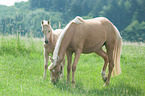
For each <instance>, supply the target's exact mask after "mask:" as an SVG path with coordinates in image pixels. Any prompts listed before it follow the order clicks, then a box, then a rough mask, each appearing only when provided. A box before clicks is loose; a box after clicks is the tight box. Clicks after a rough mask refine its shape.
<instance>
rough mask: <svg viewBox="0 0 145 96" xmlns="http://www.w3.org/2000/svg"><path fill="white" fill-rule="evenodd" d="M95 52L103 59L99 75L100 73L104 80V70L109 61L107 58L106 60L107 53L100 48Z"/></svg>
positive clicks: (105, 78)
mask: <svg viewBox="0 0 145 96" xmlns="http://www.w3.org/2000/svg"><path fill="white" fill-rule="evenodd" d="M96 54H98V55H99V56H101V57H102V58H103V59H104V66H103V69H102V71H101V75H102V79H103V81H104V82H106V80H107V77H106V72H105V71H106V67H107V64H108V62H109V60H108V55H107V53H106V52H104V51H103V50H102V49H100V50H98V51H97V52H96Z"/></svg>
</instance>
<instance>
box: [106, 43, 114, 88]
mask: <svg viewBox="0 0 145 96" xmlns="http://www.w3.org/2000/svg"><path fill="white" fill-rule="evenodd" d="M113 50H114V46H113V44H110V45H109V46H107V54H108V58H109V72H108V77H107V81H106V82H105V85H109V83H110V78H111V73H112V70H113V67H114V57H113ZM105 85H104V86H105Z"/></svg>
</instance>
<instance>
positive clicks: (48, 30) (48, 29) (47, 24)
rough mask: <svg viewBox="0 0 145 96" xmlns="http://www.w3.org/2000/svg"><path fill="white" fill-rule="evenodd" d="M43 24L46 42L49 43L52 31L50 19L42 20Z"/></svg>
mask: <svg viewBox="0 0 145 96" xmlns="http://www.w3.org/2000/svg"><path fill="white" fill-rule="evenodd" d="M41 26H42V32H43V34H44V39H45V41H44V42H45V43H46V44H48V43H49V38H50V36H51V33H52V28H51V26H50V22H49V20H48V21H45V20H42V21H41Z"/></svg>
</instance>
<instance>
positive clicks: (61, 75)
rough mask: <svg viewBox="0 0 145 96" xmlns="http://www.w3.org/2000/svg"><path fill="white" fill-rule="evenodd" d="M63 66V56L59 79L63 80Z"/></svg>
mask: <svg viewBox="0 0 145 96" xmlns="http://www.w3.org/2000/svg"><path fill="white" fill-rule="evenodd" d="M64 65H65V56H64V58H63V60H62V62H61V72H62V73H61V74H60V79H62V78H63V69H64Z"/></svg>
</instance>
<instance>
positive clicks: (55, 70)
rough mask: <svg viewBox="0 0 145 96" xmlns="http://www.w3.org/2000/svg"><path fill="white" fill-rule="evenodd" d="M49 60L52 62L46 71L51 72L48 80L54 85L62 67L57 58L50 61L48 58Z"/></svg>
mask: <svg viewBox="0 0 145 96" xmlns="http://www.w3.org/2000/svg"><path fill="white" fill-rule="evenodd" d="M49 60H50V61H51V62H52V63H51V64H50V65H49V67H48V69H49V70H50V71H51V77H50V80H51V82H52V83H54V84H55V83H56V82H57V81H58V80H59V77H60V74H61V73H62V66H63V65H61V62H60V60H59V57H57V58H54V59H52V58H51V57H49Z"/></svg>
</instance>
